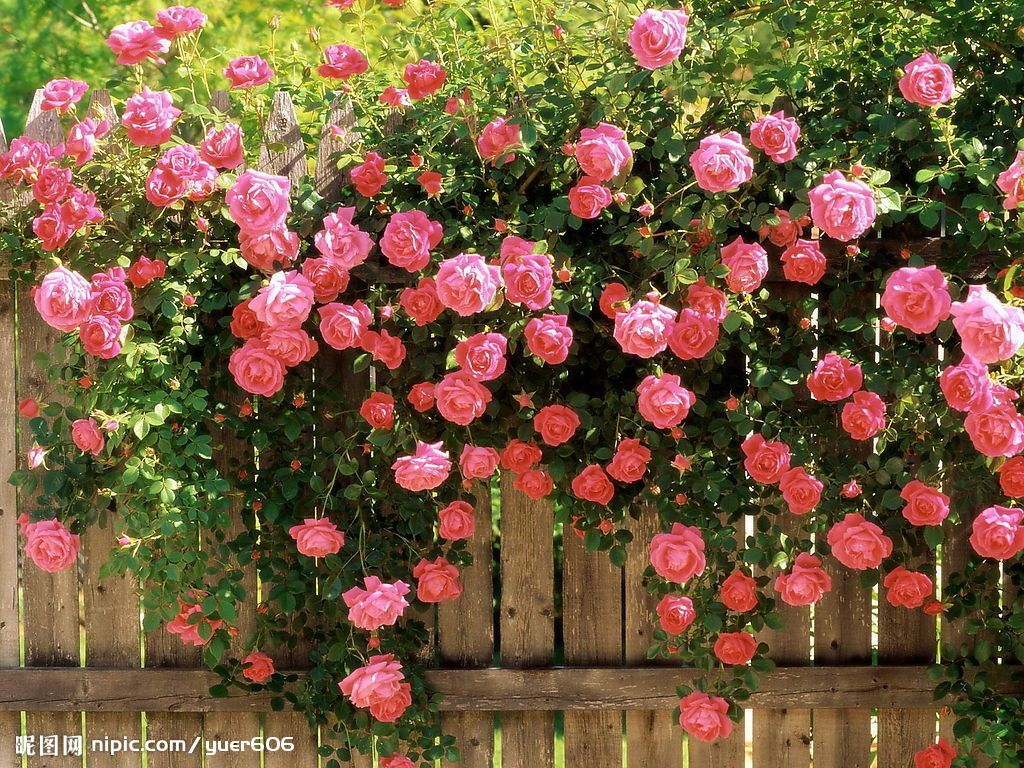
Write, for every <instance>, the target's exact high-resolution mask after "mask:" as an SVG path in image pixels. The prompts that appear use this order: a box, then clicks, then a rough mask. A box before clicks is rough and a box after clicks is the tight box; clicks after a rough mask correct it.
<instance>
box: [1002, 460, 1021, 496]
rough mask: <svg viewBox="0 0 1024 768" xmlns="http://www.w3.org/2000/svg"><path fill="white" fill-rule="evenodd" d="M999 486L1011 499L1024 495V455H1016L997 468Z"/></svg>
mask: <svg viewBox="0 0 1024 768" xmlns="http://www.w3.org/2000/svg"><path fill="white" fill-rule="evenodd" d="M996 474H997V475H999V487H1000V488H1002V490H1003V493H1005V494H1006V495H1007V496H1009V497H1010V498H1011V499H1019V498H1021V497H1024V457H1020V456H1014V457H1013V458H1012V459H1008V460H1006V461H1005V462H1003V464H1002V465H1001V466H1000V467H999V469H997V470H996Z"/></svg>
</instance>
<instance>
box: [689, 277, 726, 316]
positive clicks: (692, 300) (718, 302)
mask: <svg viewBox="0 0 1024 768" xmlns="http://www.w3.org/2000/svg"><path fill="white" fill-rule="evenodd" d="M728 302H729V300H728V297H727V296H726V295H725V293H724V292H723V291H720V290H718V289H717V288H714V287H713V286H710V285H708V284H707V282H705V280H704V278H703V277H698V278H697V282H696V283H693V284H692V285H690V286H689V287H688V288H687V289H686V303H687V304H689V305H690V308H691V309H694V310H696V311H697V312H700V313H701V314H702V315H707V316H708V317H711V318H714V319H715V320H716V321H717V322H719V323H721V322H722V321H723V320H725V318H726V317H727V316H728V314H729V304H728Z"/></svg>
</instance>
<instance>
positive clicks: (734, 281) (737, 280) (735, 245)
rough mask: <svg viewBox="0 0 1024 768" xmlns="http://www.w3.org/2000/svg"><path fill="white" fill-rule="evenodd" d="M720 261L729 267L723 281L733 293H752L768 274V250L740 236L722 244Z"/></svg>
mask: <svg viewBox="0 0 1024 768" xmlns="http://www.w3.org/2000/svg"><path fill="white" fill-rule="evenodd" d="M722 263H723V264H724V265H725V266H727V267H728V268H729V274H728V275H727V276H726V278H725V282H726V284H727V285H728V286H729V290H730V291H733V292H734V293H753V292H754V291H756V290H757V289H758V288H760V287H761V281H762V280H764V278H765V276H766V275H767V274H768V252H767V251H765V249H764V248H762V247H761V246H760V245H758V244H757V243H747V242H744V240H743V238H742V237H737V238H736V239H735V240H733V241H732V242H731V243H729V244H728V245H724V246H722Z"/></svg>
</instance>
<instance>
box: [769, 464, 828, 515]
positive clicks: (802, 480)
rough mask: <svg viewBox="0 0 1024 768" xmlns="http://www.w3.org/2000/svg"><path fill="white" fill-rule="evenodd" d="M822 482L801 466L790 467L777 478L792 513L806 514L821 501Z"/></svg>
mask: <svg viewBox="0 0 1024 768" xmlns="http://www.w3.org/2000/svg"><path fill="white" fill-rule="evenodd" d="M824 487H825V486H824V484H823V483H822V482H821V481H820V480H818V479H817V478H816V477H815V476H814V475H812V474H810V473H809V472H808V471H807V470H806V469H804V468H803V467H792V468H790V469H787V470H786V471H785V472H783V473H782V477H780V478H779V490H780V491H782V498H783V499H785V501H786V504H787V505H788V506H789V511H790V512H792V513H793V514H794V515H806V514H807V513H808V512H810V511H811V510H812V509H814V508H815V507H816V506H818V502H819V501H821V492H822V490H823V489H824Z"/></svg>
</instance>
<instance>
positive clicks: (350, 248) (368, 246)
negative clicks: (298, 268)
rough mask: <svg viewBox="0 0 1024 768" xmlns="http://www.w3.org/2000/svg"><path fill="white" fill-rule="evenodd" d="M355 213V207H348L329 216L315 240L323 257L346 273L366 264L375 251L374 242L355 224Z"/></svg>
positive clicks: (339, 209)
mask: <svg viewBox="0 0 1024 768" xmlns="http://www.w3.org/2000/svg"><path fill="white" fill-rule="evenodd" d="M355 213H356V209H355V208H354V207H347V208H338V209H337V210H336V211H334V212H333V213H329V214H327V215H326V216H325V217H324V221H323V229H321V230H320V231H319V232H317V233H316V235H315V236H314V238H313V242H314V243H315V245H316V249H317V250H318V251H320V253H321V254H322V255H323V257H324V258H325V259H330V260H331V261H332V262H334V263H335V264H337V265H338V266H339V267H341V268H342V269H344V270H346V271H347V270H352V269H355V268H356V267H358V266H359V265H360V264H362V263H363V262H365V261H366V259H367V257H368V256H369V255H370V251H371V250H372V249H373V240H372V239H371V238H370V236H369V235H368V234H366V232H364V231H363V230H362V229H360V228H359V227H358V226H357V225H356V224H355V223H354V222H353V218H354V217H355Z"/></svg>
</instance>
